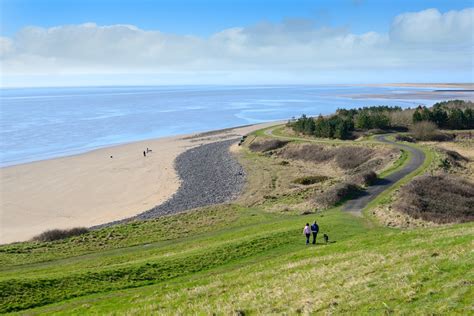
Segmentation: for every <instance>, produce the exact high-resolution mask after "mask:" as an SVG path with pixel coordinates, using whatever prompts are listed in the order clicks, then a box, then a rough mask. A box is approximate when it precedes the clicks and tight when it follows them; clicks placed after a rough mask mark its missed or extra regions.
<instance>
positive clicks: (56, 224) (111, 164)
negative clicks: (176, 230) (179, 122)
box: [0, 122, 276, 244]
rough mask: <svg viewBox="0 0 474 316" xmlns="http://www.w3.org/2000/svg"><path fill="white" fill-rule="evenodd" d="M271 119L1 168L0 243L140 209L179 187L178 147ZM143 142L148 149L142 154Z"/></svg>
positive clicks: (112, 218) (236, 133) (95, 222)
mask: <svg viewBox="0 0 474 316" xmlns="http://www.w3.org/2000/svg"><path fill="white" fill-rule="evenodd" d="M274 124H276V123H275V122H273V123H264V124H258V125H252V126H246V127H239V128H234V129H226V130H222V131H215V132H208V133H201V134H193V135H186V136H176V137H169V138H159V139H154V140H147V141H140V142H135V143H130V144H125V145H119V146H113V147H108V148H103V149H98V150H94V151H91V152H87V153H84V154H79V155H75V156H69V157H63V158H56V159H50V160H44V161H39V162H33V163H28V164H22V165H17V166H12V167H6V168H2V169H0V209H1V214H0V224H1V226H0V244H4V243H10V242H15V241H24V240H28V239H30V238H32V237H33V236H35V235H37V234H39V233H41V232H43V231H45V230H48V229H55V228H61V229H64V228H72V227H78V226H86V227H89V226H94V225H99V224H103V223H107V222H111V221H115V220H120V219H123V218H128V217H131V216H134V215H137V214H139V213H142V212H144V211H146V210H148V209H150V208H152V207H154V206H156V205H159V204H161V203H163V202H165V201H166V200H168V199H169V198H170V197H171V196H172V195H173V194H174V193H175V192H176V191H177V190H178V188H179V185H180V180H179V179H178V176H177V174H176V171H175V169H174V160H175V158H176V157H177V156H178V155H179V154H180V153H182V152H184V151H185V150H187V149H189V148H192V147H195V146H199V145H201V144H207V143H211V142H215V141H219V140H224V139H229V138H232V137H237V136H241V135H245V134H247V133H250V132H252V131H254V130H257V129H260V128H263V127H266V126H271V125H274ZM147 147H148V148H150V149H152V150H153V152H152V153H149V154H148V155H147V157H143V150H146V148H147ZM111 156H112V157H113V158H111Z"/></svg>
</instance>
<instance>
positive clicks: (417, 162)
mask: <svg viewBox="0 0 474 316" xmlns="http://www.w3.org/2000/svg"><path fill="white" fill-rule="evenodd" d="M275 128H276V127H273V128H269V129H266V130H265V131H264V133H265V135H267V136H271V137H276V138H283V139H288V140H306V141H310V142H311V140H308V139H304V138H298V137H288V136H278V135H274V134H273V130H274V129H275ZM375 139H376V140H377V141H378V142H381V143H385V144H389V145H391V146H394V147H396V148H399V149H403V150H405V151H407V152H409V153H410V156H409V157H410V158H409V161H408V162H406V163H405V164H404V165H403V167H402V168H401V169H399V170H397V171H395V172H393V173H391V174H390V175H388V176H386V177H385V178H383V179H379V180H378V181H377V182H376V183H375V184H373V185H371V186H369V187H368V188H367V189H366V190H365V192H364V194H363V195H361V196H359V197H358V198H355V199H352V200H349V201H347V202H346V203H345V204H344V206H343V208H342V209H343V210H344V211H346V212H350V213H352V214H354V215H356V216H362V210H363V209H364V208H365V207H366V206H367V205H368V204H369V203H370V201H372V200H373V199H375V198H376V197H377V196H378V195H380V194H381V193H382V192H384V191H385V190H387V189H389V188H390V187H391V186H393V185H394V184H395V183H397V182H398V181H400V180H401V179H403V178H404V177H405V176H407V175H409V174H410V173H412V172H413V171H415V170H416V169H418V168H419V167H421V165H422V164H423V162H424V161H425V153H424V152H423V151H421V150H419V149H418V148H415V147H412V146H408V145H405V144H401V143H397V142H393V141H391V140H388V139H387V135H377V136H375ZM312 142H318V141H312Z"/></svg>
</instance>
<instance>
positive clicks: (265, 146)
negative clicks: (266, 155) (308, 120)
mask: <svg viewBox="0 0 474 316" xmlns="http://www.w3.org/2000/svg"><path fill="white" fill-rule="evenodd" d="M288 143H289V142H288V141H286V140H279V139H268V140H263V141H258V142H253V143H251V144H250V146H249V148H250V150H251V151H254V152H255V151H258V152H265V151H269V150H275V149H278V148H282V147H284V146H285V145H286V144H288Z"/></svg>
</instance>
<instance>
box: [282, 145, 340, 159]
mask: <svg viewBox="0 0 474 316" xmlns="http://www.w3.org/2000/svg"><path fill="white" fill-rule="evenodd" d="M281 156H282V157H283V158H285V159H295V160H303V161H311V162H316V163H318V162H324V161H328V160H331V159H333V158H334V152H333V151H332V150H330V149H326V148H325V147H324V146H321V145H315V144H304V145H301V146H298V147H293V146H291V148H290V146H289V147H287V148H285V149H284V150H283V151H282V153H281Z"/></svg>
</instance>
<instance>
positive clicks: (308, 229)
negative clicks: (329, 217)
mask: <svg viewBox="0 0 474 316" xmlns="http://www.w3.org/2000/svg"><path fill="white" fill-rule="evenodd" d="M318 232H319V226H318V223H316V221H314V224H313V225H311V227H310V226H309V223H306V226H305V227H304V229H303V234H304V235H305V236H306V244H307V245H309V238H310V237H311V234H313V245H315V244H316V237H317V236H318Z"/></svg>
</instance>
